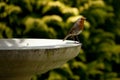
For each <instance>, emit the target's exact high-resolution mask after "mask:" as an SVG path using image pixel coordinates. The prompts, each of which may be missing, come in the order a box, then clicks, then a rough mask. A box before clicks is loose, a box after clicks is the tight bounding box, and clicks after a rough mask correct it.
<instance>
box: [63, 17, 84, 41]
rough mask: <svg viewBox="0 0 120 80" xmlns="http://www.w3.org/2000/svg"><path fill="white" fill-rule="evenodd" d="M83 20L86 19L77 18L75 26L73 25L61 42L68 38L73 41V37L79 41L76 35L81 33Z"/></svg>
mask: <svg viewBox="0 0 120 80" xmlns="http://www.w3.org/2000/svg"><path fill="white" fill-rule="evenodd" d="M85 19H86V18H85V17H81V18H79V19H78V20H77V21H76V22H75V24H74V25H73V27H72V28H71V29H70V31H69V32H68V34H67V36H66V37H65V38H64V39H63V41H64V40H66V39H67V38H68V37H72V38H73V39H74V40H75V37H74V36H76V39H77V40H78V41H79V39H78V35H79V34H80V33H81V32H82V31H83V28H84V20H85Z"/></svg>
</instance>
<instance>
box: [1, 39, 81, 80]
mask: <svg viewBox="0 0 120 80" xmlns="http://www.w3.org/2000/svg"><path fill="white" fill-rule="evenodd" d="M80 48H81V44H80V43H76V42H75V41H71V40H65V41H63V40H59V39H0V80H31V77H32V76H33V75H36V74H42V73H45V72H47V71H49V70H51V69H54V68H58V67H60V66H62V65H63V64H64V63H66V62H67V61H68V60H70V59H72V58H74V57H76V56H77V55H78V53H79V51H80Z"/></svg>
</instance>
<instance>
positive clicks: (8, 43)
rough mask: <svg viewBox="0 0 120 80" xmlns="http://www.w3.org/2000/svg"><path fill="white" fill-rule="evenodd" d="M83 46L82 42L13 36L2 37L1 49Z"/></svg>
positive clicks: (0, 41) (0, 40)
mask: <svg viewBox="0 0 120 80" xmlns="http://www.w3.org/2000/svg"><path fill="white" fill-rule="evenodd" d="M73 46H81V43H79V42H77V41H72V40H65V41H63V40H61V39H37V38H24V39H20V38H11V39H0V50H26V49H28V50H29V49H55V48H65V47H73Z"/></svg>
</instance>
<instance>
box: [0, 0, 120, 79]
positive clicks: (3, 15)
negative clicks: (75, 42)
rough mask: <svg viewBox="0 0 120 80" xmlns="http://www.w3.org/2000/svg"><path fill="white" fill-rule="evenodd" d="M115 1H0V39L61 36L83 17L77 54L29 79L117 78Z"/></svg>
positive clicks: (119, 37)
mask: <svg viewBox="0 0 120 80" xmlns="http://www.w3.org/2000/svg"><path fill="white" fill-rule="evenodd" d="M119 3H120V1H119V0H1V1H0V38H52V39H53V38H58V39H63V38H64V36H65V35H66V34H67V32H68V30H69V29H70V28H71V27H72V25H73V24H74V22H75V21H76V19H78V18H79V17H81V16H85V17H86V18H87V20H86V21H85V27H84V31H83V32H82V34H80V36H79V39H80V41H81V43H82V49H81V50H80V54H79V55H78V56H77V57H76V58H75V59H73V60H70V61H69V62H68V63H66V64H64V65H63V66H62V67H61V68H59V69H54V70H51V71H49V72H47V73H45V74H42V75H37V76H36V77H35V76H34V77H33V80H41V79H42V80H119V79H120V69H119V68H120V9H119V7H120V5H119Z"/></svg>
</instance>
